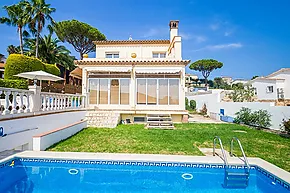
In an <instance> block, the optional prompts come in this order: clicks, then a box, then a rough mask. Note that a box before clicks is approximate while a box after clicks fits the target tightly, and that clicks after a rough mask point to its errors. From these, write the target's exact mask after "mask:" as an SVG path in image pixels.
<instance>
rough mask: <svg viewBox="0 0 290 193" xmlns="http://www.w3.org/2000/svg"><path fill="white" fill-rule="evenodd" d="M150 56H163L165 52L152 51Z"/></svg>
mask: <svg viewBox="0 0 290 193" xmlns="http://www.w3.org/2000/svg"><path fill="white" fill-rule="evenodd" d="M152 56H153V58H165V57H166V53H165V52H153V54H152Z"/></svg>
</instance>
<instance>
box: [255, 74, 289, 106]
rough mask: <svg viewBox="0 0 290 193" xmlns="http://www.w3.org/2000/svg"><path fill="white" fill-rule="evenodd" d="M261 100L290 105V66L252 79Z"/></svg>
mask: <svg viewBox="0 0 290 193" xmlns="http://www.w3.org/2000/svg"><path fill="white" fill-rule="evenodd" d="M250 82H251V84H252V86H253V87H254V88H255V92H256V93H255V94H256V95H257V98H258V100H259V101H261V102H275V103H276V105H281V106H290V90H289V87H290V68H282V69H280V70H278V71H276V72H273V73H272V74H270V75H268V76H265V77H257V78H255V79H254V80H252V81H250Z"/></svg>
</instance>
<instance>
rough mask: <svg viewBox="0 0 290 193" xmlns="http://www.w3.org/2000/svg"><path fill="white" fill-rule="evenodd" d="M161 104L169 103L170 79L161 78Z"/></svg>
mask: <svg viewBox="0 0 290 193" xmlns="http://www.w3.org/2000/svg"><path fill="white" fill-rule="evenodd" d="M159 105H168V79H159Z"/></svg>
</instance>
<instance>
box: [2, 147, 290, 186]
mask: <svg viewBox="0 0 290 193" xmlns="http://www.w3.org/2000/svg"><path fill="white" fill-rule="evenodd" d="M13 158H23V159H25V158H35V159H57V160H89V161H94V160H108V161H130V162H134V161H135V162H136V161H139V162H171V163H198V164H204V167H207V165H213V164H218V165H223V164H224V162H223V160H222V159H221V158H220V157H218V156H212V157H209V156H182V155H159V154H123V153H82V152H49V151H24V152H20V153H16V154H14V155H11V156H9V157H6V158H5V159H2V160H0V165H1V163H5V162H6V161H8V160H11V159H13ZM248 161H249V164H250V165H252V166H258V167H260V168H262V169H264V170H266V171H268V172H270V173H271V174H273V175H275V176H277V177H278V178H280V179H282V180H284V181H285V182H286V183H288V184H290V173H289V172H287V171H285V170H283V169H281V168H279V167H277V166H275V165H273V164H271V163H269V162H267V161H265V160H262V159H260V158H248ZM228 162H229V164H230V165H244V162H243V161H242V160H241V159H239V158H236V157H229V158H228Z"/></svg>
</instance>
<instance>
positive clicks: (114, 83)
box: [110, 79, 120, 104]
mask: <svg viewBox="0 0 290 193" xmlns="http://www.w3.org/2000/svg"><path fill="white" fill-rule="evenodd" d="M119 87H120V84H119V79H111V88H110V92H111V93H110V94H111V102H110V104H119Z"/></svg>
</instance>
